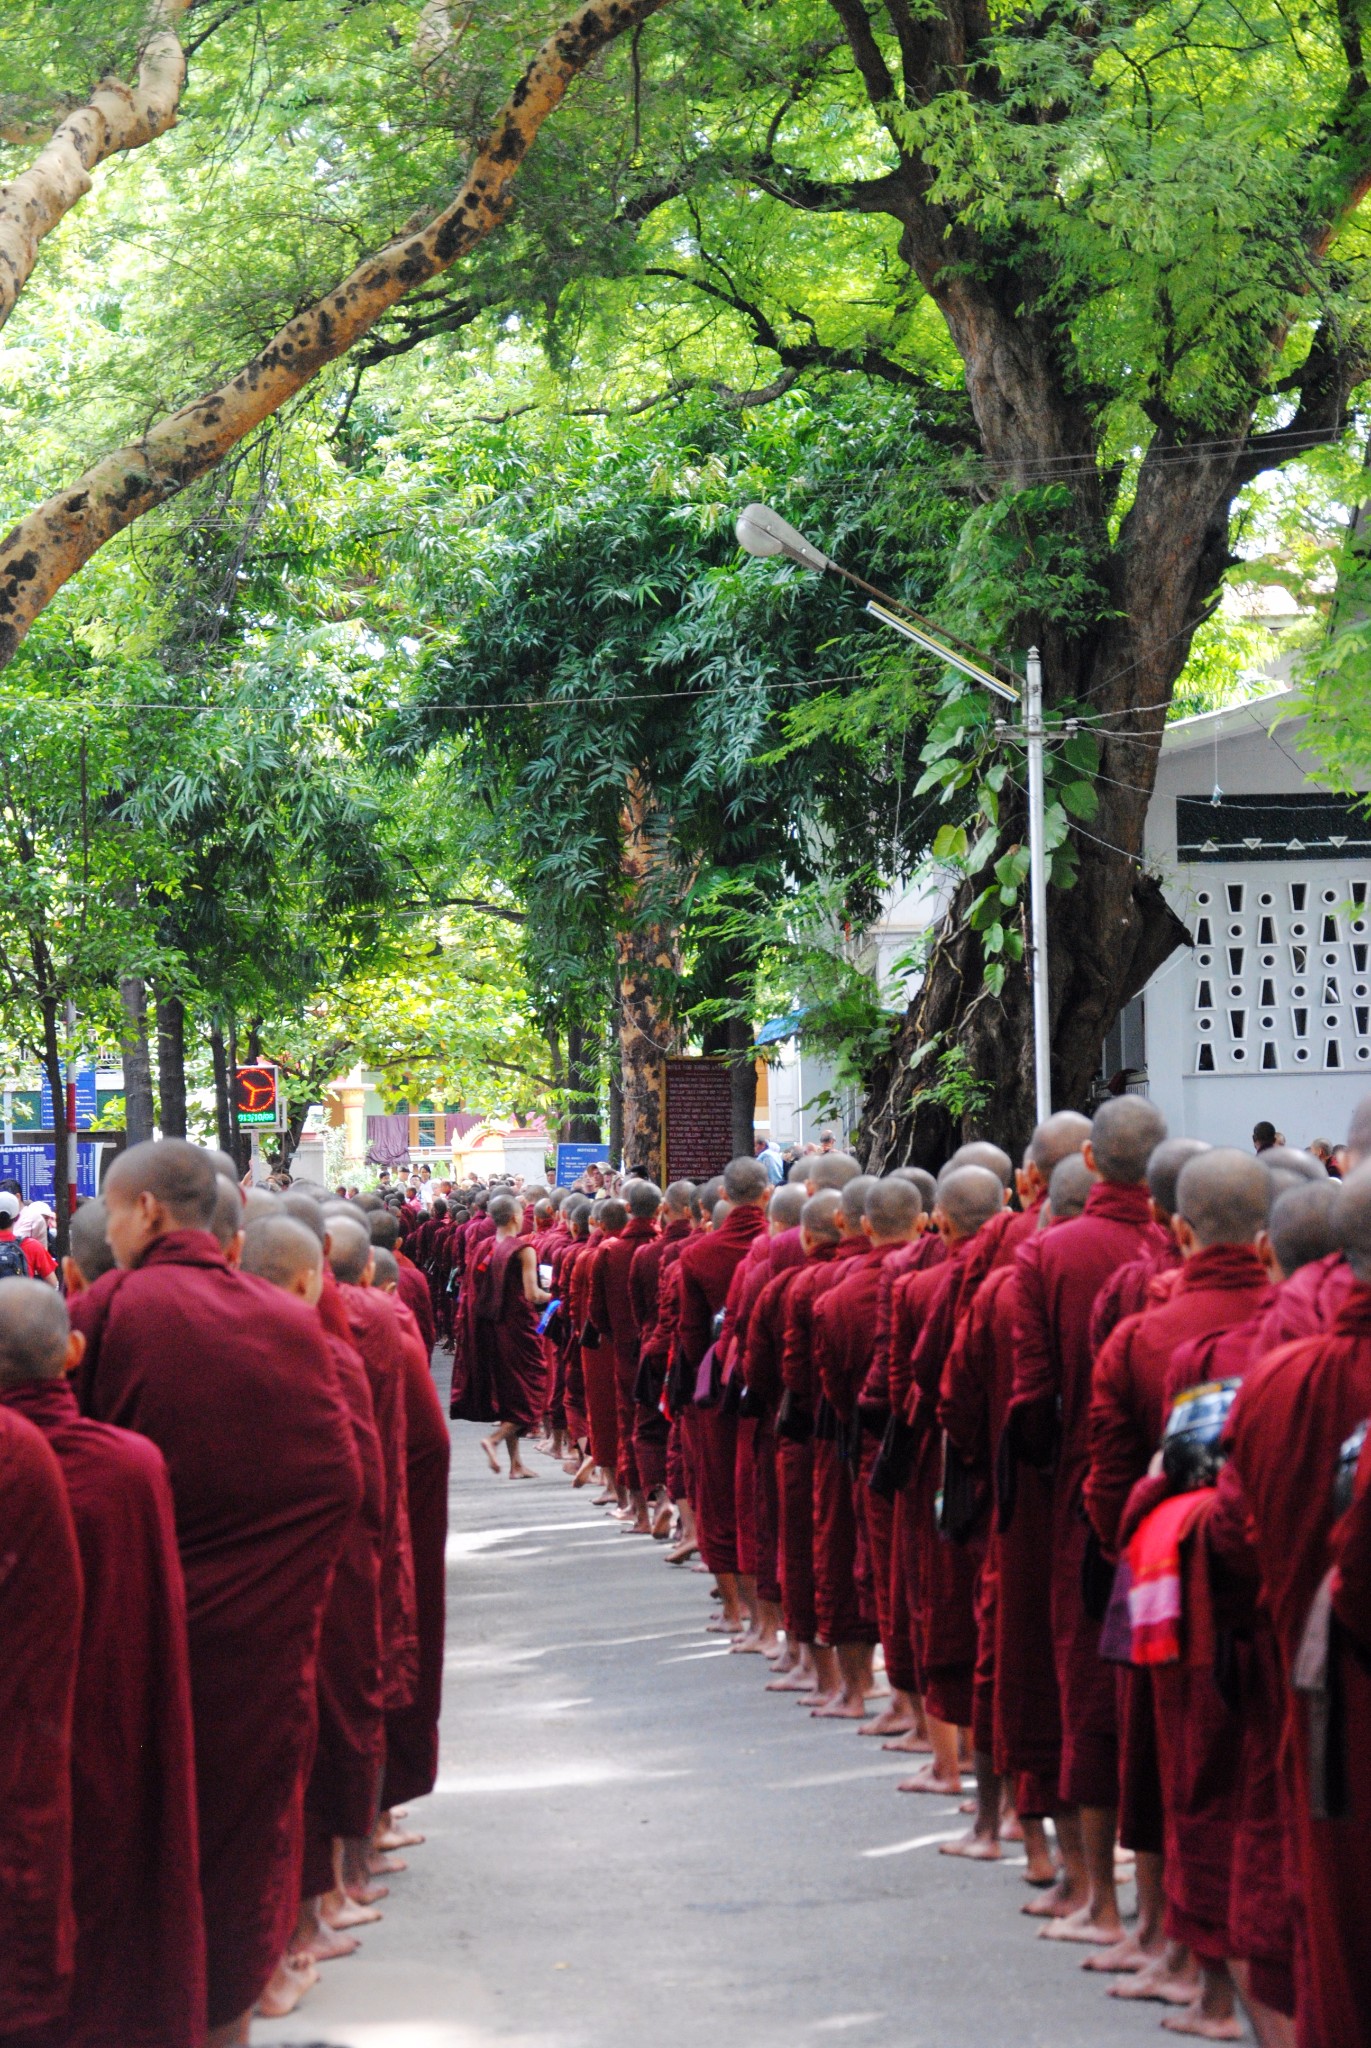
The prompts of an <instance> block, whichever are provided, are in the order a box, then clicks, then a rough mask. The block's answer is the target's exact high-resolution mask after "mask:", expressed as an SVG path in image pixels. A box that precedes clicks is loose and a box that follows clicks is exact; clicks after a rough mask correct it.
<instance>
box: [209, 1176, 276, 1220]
mask: <svg viewBox="0 0 1371 2048" xmlns="http://www.w3.org/2000/svg"><path fill="white" fill-rule="evenodd" d="M225 1187H231V1188H232V1189H233V1192H234V1194H235V1195H236V1196H237V1197H238V1213H239V1216H240V1217H241V1219H242V1222H243V1223H255V1222H256V1221H257V1220H258V1218H259V1217H261V1216H276V1215H279V1214H280V1207H281V1197H280V1196H279V1195H274V1194H273V1193H272V1192H271V1190H270V1188H248V1189H247V1190H246V1191H242V1190H240V1189H239V1186H238V1183H237V1181H231V1180H229V1178H228V1175H227V1174H224V1173H221V1174H220V1176H219V1193H218V1200H219V1201H221V1202H222V1201H223V1199H224V1189H225Z"/></svg>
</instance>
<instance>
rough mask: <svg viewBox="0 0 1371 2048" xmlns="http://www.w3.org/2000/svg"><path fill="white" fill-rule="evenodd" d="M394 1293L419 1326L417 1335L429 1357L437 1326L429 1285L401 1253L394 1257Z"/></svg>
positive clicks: (434, 1342) (436, 1338)
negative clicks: (395, 1276)
mask: <svg viewBox="0 0 1371 2048" xmlns="http://www.w3.org/2000/svg"><path fill="white" fill-rule="evenodd" d="M395 1268H396V1275H397V1278H396V1282H395V1291H396V1293H397V1294H398V1295H399V1297H400V1299H401V1301H402V1302H403V1303H404V1305H405V1307H406V1308H407V1309H408V1310H409V1312H410V1314H411V1315H412V1316H413V1318H414V1320H415V1322H416V1323H417V1324H418V1325H419V1334H420V1336H421V1337H422V1338H423V1340H424V1351H425V1353H426V1355H429V1356H431V1355H432V1352H433V1347H434V1345H435V1344H436V1343H437V1341H438V1325H437V1323H436V1322H435V1320H434V1315H433V1296H432V1293H431V1292H430V1289H429V1284H428V1282H427V1280H426V1279H425V1278H424V1276H423V1274H422V1273H421V1272H420V1271H419V1268H418V1267H417V1266H416V1265H414V1264H413V1263H412V1262H411V1261H410V1260H409V1259H407V1258H406V1257H405V1255H404V1253H403V1252H400V1253H398V1254H397V1255H396V1260H395Z"/></svg>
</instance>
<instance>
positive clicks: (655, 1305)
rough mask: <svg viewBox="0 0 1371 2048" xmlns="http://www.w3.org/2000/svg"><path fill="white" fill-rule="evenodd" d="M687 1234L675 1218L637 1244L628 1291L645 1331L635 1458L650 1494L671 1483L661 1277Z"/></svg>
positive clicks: (684, 1220) (685, 1224)
mask: <svg viewBox="0 0 1371 2048" xmlns="http://www.w3.org/2000/svg"><path fill="white" fill-rule="evenodd" d="M689 1235H690V1219H689V1217H686V1216H677V1217H673V1218H672V1220H671V1221H670V1222H669V1223H667V1224H666V1226H665V1227H664V1229H663V1230H662V1232H661V1234H660V1235H659V1236H657V1237H651V1238H649V1239H648V1240H647V1242H646V1244H640V1245H639V1247H638V1249H637V1251H636V1252H634V1254H633V1264H632V1265H631V1266H630V1267H629V1269H628V1291H629V1295H630V1297H631V1299H632V1302H633V1315H634V1320H635V1321H636V1322H637V1325H638V1328H639V1331H640V1332H641V1336H640V1339H639V1345H638V1379H637V1381H636V1383H635V1385H636V1390H637V1393H638V1395H639V1399H638V1402H637V1405H636V1407H635V1409H634V1417H633V1455H634V1458H635V1460H636V1461H637V1466H638V1478H639V1481H640V1483H641V1485H642V1489H643V1491H644V1493H646V1494H654V1493H656V1492H658V1491H659V1489H661V1488H663V1487H665V1485H666V1483H667V1471H666V1465H667V1440H668V1437H669V1435H670V1428H671V1426H670V1424H669V1422H668V1421H667V1418H666V1416H665V1415H663V1413H662V1411H661V1399H662V1392H663V1389H664V1387H665V1385H666V1376H667V1370H668V1367H669V1366H670V1363H671V1360H670V1356H669V1352H668V1346H667V1342H666V1338H665V1336H664V1333H663V1330H662V1325H661V1295H662V1277H663V1274H664V1272H665V1271H666V1269H667V1267H668V1266H670V1265H674V1263H675V1262H676V1260H677V1259H678V1258H679V1257H680V1255H681V1246H682V1245H683V1244H684V1242H685V1240H686V1238H688V1237H689Z"/></svg>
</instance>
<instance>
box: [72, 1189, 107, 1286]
mask: <svg viewBox="0 0 1371 2048" xmlns="http://www.w3.org/2000/svg"><path fill="white" fill-rule="evenodd" d="M105 1222H106V1209H105V1205H104V1203H103V1202H102V1201H101V1200H100V1198H99V1197H98V1196H97V1197H96V1198H95V1200H94V1201H90V1202H82V1204H81V1206H80V1207H79V1208H78V1210H77V1211H76V1214H75V1215H74V1216H73V1217H72V1219H71V1236H70V1238H69V1239H68V1244H69V1246H70V1250H69V1253H68V1256H69V1258H70V1259H71V1260H72V1262H73V1264H74V1265H75V1267H76V1270H77V1271H78V1272H79V1274H80V1275H81V1278H82V1279H83V1280H84V1281H85V1283H86V1285H87V1287H93V1286H94V1285H95V1283H96V1281H97V1280H98V1279H99V1278H100V1276H101V1274H102V1273H112V1272H113V1271H114V1267H115V1263H116V1261H115V1257H114V1253H113V1252H112V1251H111V1250H110V1248H109V1239H108V1238H107V1237H106V1236H105Z"/></svg>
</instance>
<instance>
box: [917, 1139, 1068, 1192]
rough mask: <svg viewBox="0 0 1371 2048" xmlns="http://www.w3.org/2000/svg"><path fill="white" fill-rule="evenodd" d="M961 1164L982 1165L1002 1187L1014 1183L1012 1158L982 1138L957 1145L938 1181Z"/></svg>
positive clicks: (960, 1166) (958, 1168) (1009, 1186)
mask: <svg viewBox="0 0 1371 2048" xmlns="http://www.w3.org/2000/svg"><path fill="white" fill-rule="evenodd" d="M1082 1142H1084V1140H1082ZM963 1166H980V1167H983V1168H984V1169H985V1171H986V1172H987V1173H993V1174H994V1176H995V1178H996V1179H997V1180H998V1181H999V1183H1000V1186H1001V1187H1002V1188H1012V1187H1013V1185H1014V1162H1013V1160H1012V1159H1011V1158H1010V1156H1009V1154H1008V1153H1007V1152H1002V1151H1001V1150H1000V1148H999V1146H998V1145H990V1144H987V1142H986V1141H985V1139H984V1138H973V1139H972V1141H971V1143H970V1144H969V1145H959V1146H958V1147H957V1149H956V1151H955V1152H954V1153H953V1154H952V1157H951V1158H950V1159H949V1160H948V1162H947V1164H946V1166H945V1167H944V1168H943V1170H942V1172H941V1173H940V1174H939V1176H938V1179H939V1182H940V1183H941V1182H942V1181H943V1180H945V1179H946V1178H947V1176H948V1174H949V1173H956V1172H959V1171H960V1170H961V1168H962V1167H963Z"/></svg>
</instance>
